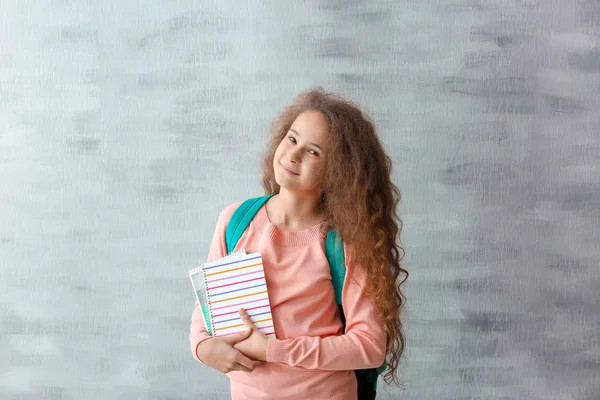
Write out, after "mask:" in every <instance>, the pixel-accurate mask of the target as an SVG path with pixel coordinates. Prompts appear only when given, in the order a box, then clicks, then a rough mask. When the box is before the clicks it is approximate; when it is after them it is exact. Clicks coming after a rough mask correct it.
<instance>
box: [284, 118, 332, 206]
mask: <svg viewBox="0 0 600 400" xmlns="http://www.w3.org/2000/svg"><path fill="white" fill-rule="evenodd" d="M326 136H327V121H326V120H325V117H324V116H323V114H321V113H320V112H319V111H313V110H309V111H304V112H303V113H302V114H300V115H299V116H298V118H296V120H295V121H294V123H293V124H292V126H291V127H290V130H289V131H288V132H287V135H286V136H285V137H284V138H283V140H282V141H281V143H279V146H278V147H277V150H276V151H275V158H274V160H273V169H274V171H275V181H276V182H277V184H278V185H279V186H281V187H282V188H285V189H287V190H290V191H294V192H298V193H303V194H308V195H316V194H320V191H321V176H322V173H323V170H324V168H325V155H326V150H327V149H326V148H325V139H326Z"/></svg>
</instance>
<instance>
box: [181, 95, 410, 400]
mask: <svg viewBox="0 0 600 400" xmlns="http://www.w3.org/2000/svg"><path fill="white" fill-rule="evenodd" d="M272 134H273V136H272V139H271V141H270V144H269V145H268V147H267V152H266V155H265V158H264V160H263V165H262V167H263V174H264V175H263V181H262V184H263V187H264V189H265V192H266V194H272V193H274V194H275V195H274V196H273V197H271V198H270V199H269V200H268V201H267V202H266V204H265V205H264V206H262V208H261V209H260V210H259V211H258V213H257V214H256V216H255V217H254V219H253V220H252V222H251V223H250V225H249V226H248V228H247V229H246V231H245V232H244V234H243V235H242V237H241V238H240V240H239V241H238V243H237V245H236V248H235V250H238V249H246V250H247V251H251V252H260V253H261V254H262V259H263V266H264V270H265V277H266V281H267V287H268V290H269V301H270V304H271V308H272V315H273V325H274V328H275V333H276V338H268V337H266V336H264V335H263V334H262V333H261V332H260V331H259V330H258V329H256V328H254V327H253V325H252V322H251V321H250V318H249V317H248V315H247V313H246V312H245V311H243V310H240V316H241V317H242V320H243V321H244V323H245V324H246V325H247V328H248V329H247V331H246V332H245V333H242V334H238V335H234V336H228V337H222V338H221V337H211V336H209V335H208V333H207V331H206V329H205V326H204V322H203V320H202V316H201V312H200V310H199V308H198V306H196V308H195V309H194V312H193V314H192V322H191V326H190V344H191V351H192V354H193V356H194V358H195V359H196V360H198V361H200V362H203V363H204V364H206V365H208V366H210V367H212V368H215V369H217V370H219V371H221V372H223V373H226V374H227V375H228V377H229V378H230V382H231V397H232V399H233V400H241V399H253V400H254V399H280V400H283V399H319V400H321V399H323V400H325V399H328V400H333V399H336V400H337V399H343V400H352V399H357V383H356V375H355V372H354V370H357V369H367V368H374V367H379V366H381V365H382V364H384V363H385V365H386V366H387V367H388V369H387V372H386V373H385V374H384V379H385V381H386V382H387V383H391V382H394V383H399V380H398V378H397V376H396V370H397V368H398V363H399V360H400V358H401V356H402V354H403V351H404V344H405V339H404V334H403V331H402V323H401V319H400V311H401V308H402V307H403V305H404V303H405V297H404V295H403V293H402V291H401V288H400V286H401V284H402V283H404V282H405V281H406V279H407V278H408V272H407V271H406V270H405V269H403V268H402V267H401V266H400V261H401V259H402V257H401V255H400V251H402V252H404V250H403V249H402V247H400V246H399V244H398V243H399V234H400V231H401V228H402V221H401V220H400V219H399V218H398V215H397V213H396V207H397V205H398V202H399V200H400V191H399V190H398V188H397V187H396V186H395V185H394V184H393V183H392V182H391V179H390V173H391V160H390V158H389V157H388V156H387V155H386V153H385V152H384V150H383V148H382V145H381V143H380V141H379V139H378V137H377V135H376V132H375V128H374V125H373V123H372V122H371V121H370V120H369V118H368V117H367V116H366V115H365V114H364V113H363V112H362V111H361V110H360V108H359V107H358V106H357V105H354V104H352V103H351V102H349V101H347V100H345V99H343V98H341V97H339V96H337V95H334V94H332V93H328V92H325V91H324V90H322V89H321V88H316V89H313V90H310V91H307V92H304V93H301V94H300V95H299V96H298V97H297V98H296V99H295V100H294V102H293V103H292V104H291V105H289V106H288V107H286V108H285V109H284V111H283V112H282V113H281V114H280V115H279V117H278V118H277V119H276V120H275V121H274V123H273V125H272ZM239 204H240V203H239V202H238V203H235V204H232V205H230V206H228V207H226V208H225V209H224V210H223V211H222V213H221V215H220V216H219V219H218V222H217V227H216V230H215V233H214V237H213V241H212V245H211V248H210V252H209V256H208V259H209V261H211V260H214V259H217V258H220V257H223V256H225V255H226V254H227V248H226V244H225V229H226V227H227V223H228V221H229V219H230V218H231V215H232V214H233V212H234V211H235V209H236V208H237V207H238V206H239ZM330 228H332V229H335V230H336V231H337V232H338V233H339V235H340V236H341V238H342V240H343V244H344V254H345V260H346V262H345V266H346V277H345V281H344V285H343V289H342V304H343V310H344V313H345V319H346V325H345V331H344V330H343V322H342V320H341V316H340V314H339V312H338V308H337V306H336V301H335V294H334V289H333V286H332V283H331V275H330V269H329V264H328V262H327V258H326V256H325V251H324V246H325V238H326V234H327V232H328V230H329V229H330ZM400 275H402V277H400ZM399 278H400V279H399ZM398 281H400V282H398Z"/></svg>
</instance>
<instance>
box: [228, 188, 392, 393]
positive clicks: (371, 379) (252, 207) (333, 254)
mask: <svg viewBox="0 0 600 400" xmlns="http://www.w3.org/2000/svg"><path fill="white" fill-rule="evenodd" d="M272 196H273V194H270V195H267V196H261V197H255V198H251V199H248V200H246V201H244V202H242V204H240V206H239V207H238V208H237V209H236V210H235V211H234V213H233V215H232V216H231V219H230V220H229V223H228V224H227V230H226V232H225V241H226V243H227V252H228V253H231V252H232V251H233V250H234V248H235V245H236V244H237V242H238V241H239V240H240V238H241V237H242V234H243V233H244V232H245V231H246V228H247V227H248V225H250V222H251V221H252V219H254V216H255V215H256V213H257V212H258V210H260V208H261V207H262V206H263V205H264V204H265V203H266V202H267V200H269V199H270V198H271V197H272ZM325 255H326V256H327V261H328V262H329V268H330V271H331V283H332V284H333V289H334V291H335V300H336V302H337V304H338V308H339V310H340V316H341V318H342V323H343V324H344V329H345V327H346V318H345V316H344V310H343V308H342V287H343V286H344V278H345V276H346V264H345V258H344V246H343V243H342V240H341V238H340V237H339V235H338V233H337V232H336V231H335V230H333V229H331V230H329V232H327V239H326V241H325ZM385 369H386V366H385V364H384V365H382V366H380V367H379V368H369V369H357V370H354V372H355V374H356V380H357V382H358V400H372V399H375V395H376V390H377V377H378V376H379V374H380V373H381V372H383V371H385Z"/></svg>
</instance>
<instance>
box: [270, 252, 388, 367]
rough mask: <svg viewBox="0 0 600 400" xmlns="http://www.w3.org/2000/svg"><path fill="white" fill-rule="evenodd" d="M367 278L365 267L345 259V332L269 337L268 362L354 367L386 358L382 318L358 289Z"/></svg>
mask: <svg viewBox="0 0 600 400" xmlns="http://www.w3.org/2000/svg"><path fill="white" fill-rule="evenodd" d="M346 254H348V252H347V251H346ZM366 278H367V276H366V272H365V270H364V268H361V267H360V266H359V265H355V264H353V263H352V261H351V260H347V262H346V278H345V280H344V286H343V289H342V305H343V308H344V314H345V316H346V331H345V334H343V335H341V336H329V337H324V338H322V337H309V336H300V337H297V338H294V339H285V340H280V339H274V338H270V339H269V341H268V345H267V362H278V363H284V364H288V365H290V366H292V367H294V366H299V367H303V368H306V369H319V370H354V369H366V368H375V367H379V366H380V365H382V364H383V362H384V360H385V349H386V333H385V330H384V326H383V325H384V324H383V317H382V316H381V314H380V313H379V312H378V311H377V310H376V308H375V307H374V306H373V304H372V302H371V301H370V299H369V298H368V297H367V296H365V295H364V293H363V291H362V289H361V288H362V287H363V286H364V284H365V282H366Z"/></svg>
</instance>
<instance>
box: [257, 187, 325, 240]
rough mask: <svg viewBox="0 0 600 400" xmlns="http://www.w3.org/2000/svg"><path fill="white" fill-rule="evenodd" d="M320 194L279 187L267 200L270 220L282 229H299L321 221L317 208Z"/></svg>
mask: <svg viewBox="0 0 600 400" xmlns="http://www.w3.org/2000/svg"><path fill="white" fill-rule="evenodd" d="M319 198H320V195H314V194H302V193H296V192H290V191H289V190H286V189H285V188H281V189H280V191H279V194H278V195H276V196H273V198H272V199H271V201H269V203H270V204H269V207H268V210H267V211H268V213H269V219H270V220H271V222H272V223H273V224H275V225H277V226H279V227H282V228H284V229H292V230H301V229H305V228H307V227H310V226H313V225H316V224H317V223H319V222H320V221H321V217H322V216H321V213H320V211H319V208H318V204H319Z"/></svg>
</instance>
